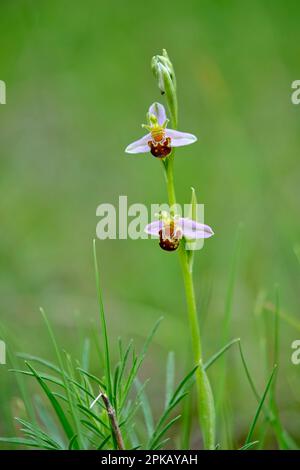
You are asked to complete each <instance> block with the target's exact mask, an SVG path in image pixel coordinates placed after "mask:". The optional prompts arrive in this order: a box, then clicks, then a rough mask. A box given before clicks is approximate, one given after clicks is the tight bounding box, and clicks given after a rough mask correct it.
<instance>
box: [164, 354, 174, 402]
mask: <svg viewBox="0 0 300 470" xmlns="http://www.w3.org/2000/svg"><path fill="white" fill-rule="evenodd" d="M174 380H175V354H174V352H173V351H170V352H169V354H168V358H167V374H166V399H165V408H166V407H167V406H168V404H169V402H170V400H171V396H172V394H173V388H174Z"/></svg>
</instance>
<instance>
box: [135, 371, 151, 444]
mask: <svg viewBox="0 0 300 470" xmlns="http://www.w3.org/2000/svg"><path fill="white" fill-rule="evenodd" d="M135 383H136V387H137V390H138V391H139V390H140V393H139V394H138V395H139V397H140V401H141V406H142V411H143V414H144V418H145V424H146V428H147V434H148V437H149V439H150V438H151V437H152V435H153V433H154V422H153V416H152V411H151V406H150V403H149V400H148V398H147V395H146V392H145V388H144V387H142V386H141V383H140V381H139V380H138V379H137V378H136V379H135Z"/></svg>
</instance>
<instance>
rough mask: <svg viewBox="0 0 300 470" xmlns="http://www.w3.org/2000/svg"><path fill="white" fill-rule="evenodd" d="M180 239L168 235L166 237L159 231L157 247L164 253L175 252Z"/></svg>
mask: <svg viewBox="0 0 300 470" xmlns="http://www.w3.org/2000/svg"><path fill="white" fill-rule="evenodd" d="M179 242H180V239H179V238H177V237H175V236H174V235H173V234H170V236H169V237H167V236H166V235H165V233H164V231H163V230H160V231H159V246H160V247H161V248H162V249H163V250H165V251H175V250H177V248H178V246H179Z"/></svg>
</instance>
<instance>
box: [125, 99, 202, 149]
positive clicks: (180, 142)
mask: <svg viewBox="0 0 300 470" xmlns="http://www.w3.org/2000/svg"><path fill="white" fill-rule="evenodd" d="M147 118H148V124H143V125H142V127H144V128H145V129H147V131H148V134H146V135H145V136H144V137H142V138H141V139H139V140H136V141H135V142H133V143H132V144H130V145H128V147H126V149H125V152H126V153H147V152H149V151H150V152H151V154H152V155H153V156H154V157H157V158H165V157H167V156H168V155H169V154H170V153H171V151H172V148H173V147H182V146H184V145H190V144H193V143H194V142H196V140H197V137H195V136H194V135H193V134H188V133H187V132H179V131H176V130H174V129H168V128H167V124H168V119H167V116H166V111H165V108H164V106H163V105H162V104H160V103H153V104H152V105H151V106H150V108H149V111H148V114H147Z"/></svg>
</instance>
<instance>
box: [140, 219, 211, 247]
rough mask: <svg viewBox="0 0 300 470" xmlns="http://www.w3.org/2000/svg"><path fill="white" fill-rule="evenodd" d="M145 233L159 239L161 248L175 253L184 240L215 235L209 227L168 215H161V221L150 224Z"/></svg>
mask: <svg viewBox="0 0 300 470" xmlns="http://www.w3.org/2000/svg"><path fill="white" fill-rule="evenodd" d="M145 232H146V233H148V234H149V235H152V236H156V237H159V246H160V247H161V248H162V249H163V250H166V251H175V250H176V249H177V248H178V246H179V243H180V240H181V239H182V238H186V239H188V240H196V239H198V238H209V237H211V236H212V235H214V232H213V230H212V228H211V227H209V226H208V225H205V224H201V223H199V222H196V221H195V220H192V219H188V218H186V217H178V216H170V215H168V214H167V213H162V214H160V217H159V220H155V221H153V222H151V223H150V224H148V225H147V226H146V227H145Z"/></svg>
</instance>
